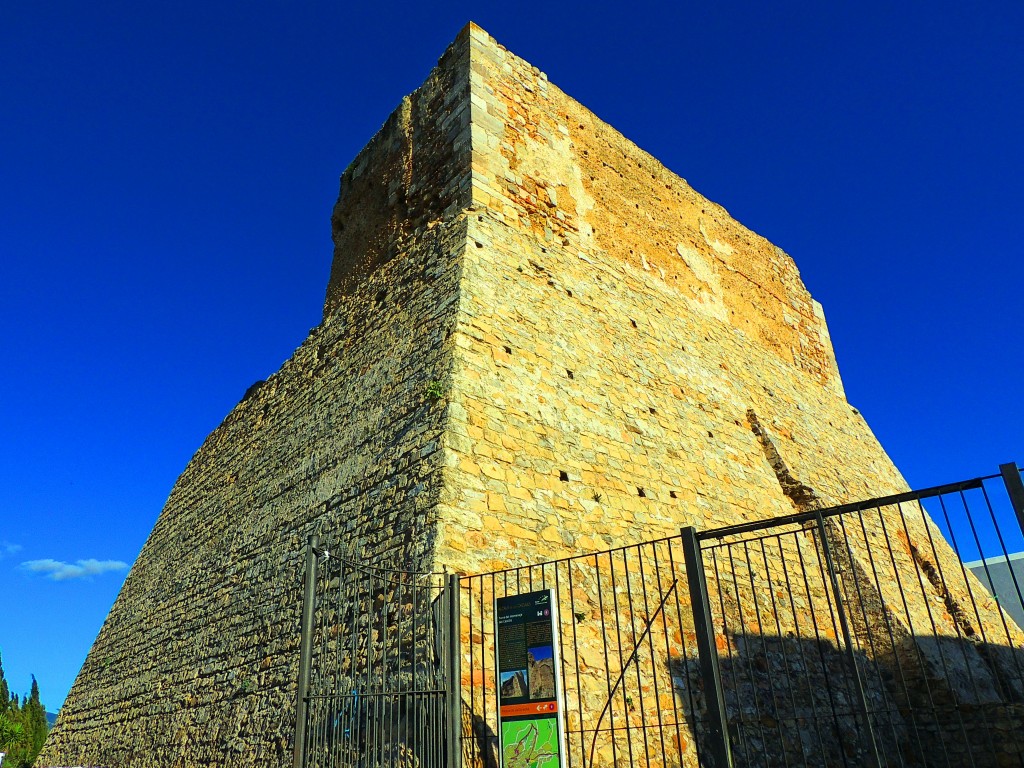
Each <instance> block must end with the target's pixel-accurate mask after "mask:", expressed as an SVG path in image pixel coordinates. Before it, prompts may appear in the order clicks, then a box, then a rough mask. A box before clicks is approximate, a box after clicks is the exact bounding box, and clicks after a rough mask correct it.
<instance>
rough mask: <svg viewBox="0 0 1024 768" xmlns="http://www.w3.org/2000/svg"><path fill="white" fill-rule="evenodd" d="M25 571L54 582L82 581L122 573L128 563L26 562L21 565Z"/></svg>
mask: <svg viewBox="0 0 1024 768" xmlns="http://www.w3.org/2000/svg"><path fill="white" fill-rule="evenodd" d="M21 567H22V568H24V569H25V570H26V571H32V572H33V573H45V574H46V575H47V577H48V578H51V579H53V580H54V581H65V580H67V579H84V578H88V577H90V576H97V575H99V574H101V573H107V572H108V571H124V570H127V568H128V563H122V562H121V561H120V560H92V559H89V560H76V561H75V562H74V563H62V562H61V561H60V560H50V559H46V560H28V561H26V562H24V563H22V564H21Z"/></svg>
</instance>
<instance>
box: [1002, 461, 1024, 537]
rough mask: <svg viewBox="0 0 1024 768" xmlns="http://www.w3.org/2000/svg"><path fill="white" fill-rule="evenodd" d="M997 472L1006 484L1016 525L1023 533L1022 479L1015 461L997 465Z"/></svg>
mask: <svg viewBox="0 0 1024 768" xmlns="http://www.w3.org/2000/svg"><path fill="white" fill-rule="evenodd" d="M999 474H1001V475H1002V476H1003V483H1004V484H1005V485H1006V492H1007V493H1008V494H1009V496H1010V504H1012V505H1013V511H1014V513H1015V514H1016V515H1017V525H1019V526H1020V531H1021V533H1024V481H1022V480H1021V478H1020V470H1019V469H1017V463H1016V462H1011V463H1009V464H1000V465H999Z"/></svg>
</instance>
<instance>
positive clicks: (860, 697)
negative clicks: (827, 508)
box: [816, 512, 882, 766]
mask: <svg viewBox="0 0 1024 768" xmlns="http://www.w3.org/2000/svg"><path fill="white" fill-rule="evenodd" d="M816 517H817V520H818V534H819V536H820V537H821V549H822V551H823V552H824V554H825V566H826V568H827V569H828V577H829V581H830V582H831V586H832V592H833V594H834V595H835V606H836V613H838V614H839V626H840V628H841V629H842V632H843V641H844V642H845V643H846V654H847V656H848V657H849V659H850V666H851V667H852V669H851V671H852V672H853V682H854V685H855V686H856V689H857V704H858V706H859V708H860V716H861V717H862V718H863V720H864V727H865V728H866V729H867V736H868V741H869V743H870V745H871V754H872V755H874V758H875V765H878V766H880V765H882V758H881V756H880V755H879V754H878V744H877V741H876V739H875V729H874V727H872V725H871V715H870V714H869V713H868V699H867V696H866V694H865V693H864V681H863V680H861V677H860V668H859V667H858V666H857V654H856V653H855V650H854V647H853V637H852V636H851V635H850V624H849V621H848V620H847V618H846V608H845V606H844V605H843V595H842V593H841V592H840V590H839V579H838V577H837V576H836V568H835V563H834V561H833V559H832V547H831V546H829V543H828V535H827V532H826V530H825V518H824V517H822V515H821V513H820V512H819V513H818V514H817V515H816Z"/></svg>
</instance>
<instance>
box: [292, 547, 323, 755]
mask: <svg viewBox="0 0 1024 768" xmlns="http://www.w3.org/2000/svg"><path fill="white" fill-rule="evenodd" d="M319 545H320V537H319V536H317V535H316V534H313V535H311V536H310V537H309V538H308V539H307V540H306V575H305V579H304V580H303V583H302V624H301V625H300V626H299V686H298V701H297V702H296V704H295V751H294V752H293V754H292V766H293V768H303V766H304V765H305V763H306V708H307V706H308V702H307V697H308V695H309V673H310V668H311V665H312V661H313V619H314V615H313V614H314V609H315V608H316V571H317V554H318V547H319Z"/></svg>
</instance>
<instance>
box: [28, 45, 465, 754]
mask: <svg viewBox="0 0 1024 768" xmlns="http://www.w3.org/2000/svg"><path fill="white" fill-rule="evenodd" d="M467 56H468V48H467V46H466V45H465V40H464V39H463V40H462V42H461V43H460V42H456V44H455V45H453V47H452V48H451V49H450V50H449V52H448V53H447V54H446V57H447V60H445V61H442V62H441V66H440V67H439V68H438V69H437V70H435V71H434V73H433V74H432V75H431V77H430V79H428V81H427V82H426V83H425V84H424V86H423V87H422V88H420V89H419V90H418V91H417V92H416V93H415V94H413V95H412V96H411V97H409V98H407V99H406V100H404V101H403V103H402V105H401V106H400V108H399V109H398V110H397V111H396V113H395V114H394V115H392V117H391V118H390V119H389V120H388V122H387V123H386V124H385V125H384V127H383V128H382V130H381V133H380V134H378V136H377V137H376V139H375V140H374V141H373V142H372V143H371V144H370V145H369V146H368V147H367V149H366V150H364V151H363V152H362V153H361V154H360V156H359V157H358V158H357V159H356V161H355V162H354V163H353V165H352V166H351V167H350V168H349V170H348V171H347V172H346V174H345V176H344V177H343V179H342V190H341V196H340V198H339V201H338V204H337V206H336V207H335V210H334V215H333V217H332V222H333V224H334V236H335V244H336V250H337V252H338V254H339V256H338V258H337V259H336V260H335V263H334V268H333V270H332V275H331V283H330V288H329V290H328V296H327V301H326V306H325V312H324V315H325V316H324V321H323V323H322V324H321V325H320V326H319V327H317V328H315V329H313V330H312V331H311V332H310V335H309V337H308V338H307V339H306V340H305V342H304V343H303V344H302V346H301V347H299V349H298V350H296V352H295V354H294V355H293V356H292V358H291V359H289V360H288V361H286V362H285V363H284V365H283V366H282V368H281V370H280V371H278V372H277V373H275V374H274V375H273V376H271V377H270V378H269V379H267V381H265V382H259V383H257V384H255V385H253V386H252V387H251V388H250V390H249V391H248V392H247V393H246V395H245V397H244V398H243V399H242V401H241V402H240V403H239V404H238V405H237V406H236V407H235V408H234V409H233V411H232V412H231V413H230V415H229V416H228V417H227V418H226V419H225V421H224V423H223V424H221V425H220V426H219V427H218V428H217V429H216V430H215V431H214V432H213V433H212V434H211V435H210V436H209V438H207V440H206V441H205V443H204V444H203V446H202V447H201V448H200V449H199V450H198V451H197V453H196V454H195V456H194V457H193V459H192V460H191V461H190V462H189V464H188V466H187V467H186V468H185V471H184V472H183V473H182V475H181V477H180V478H179V479H178V481H177V482H176V483H175V485H174V488H173V490H172V491H171V494H170V497H169V499H168V501H167V504H166V506H165V508H164V510H163V512H162V513H161V514H160V517H159V519H158V520H157V522H156V525H155V526H154V529H153V532H152V533H151V535H150V537H149V539H148V541H147V542H146V545H145V546H144V548H143V550H142V552H141V553H140V555H139V558H138V560H137V561H136V563H135V564H134V566H133V567H132V570H131V572H130V573H129V575H128V578H127V579H126V581H125V584H124V587H123V589H122V590H121V594H120V595H119V596H118V598H117V601H116V602H115V604H114V606H113V608H112V609H111V611H110V615H109V617H108V618H107V621H106V623H105V624H104V626H103V629H102V630H101V631H100V633H99V636H98V637H97V639H96V641H95V643H94V645H93V648H92V650H91V651H90V653H89V656H88V658H87V660H86V662H85V664H84V666H83V668H82V670H81V672H80V673H79V675H78V678H77V680H76V682H75V685H74V687H73V688H72V690H71V693H70V694H69V696H68V698H67V701H66V702H65V705H64V707H63V708H62V709H61V713H60V717H59V719H58V721H57V724H56V726H55V728H54V729H53V731H52V732H51V736H50V739H49V741H48V743H47V745H46V747H45V749H44V751H43V753H42V755H41V757H40V759H39V763H38V764H39V765H41V766H69V765H108V766H115V765H116V766H155V765H161V766H163V765H166V766H171V765H173V766H179V765H181V766H214V765H215V766H250V765H260V766H266V765H284V764H286V763H288V762H289V761H290V759H291V752H290V750H291V743H292V738H293V733H294V731H293V729H294V718H295V681H296V676H297V664H298V640H299V637H298V631H299V609H300V604H301V583H300V582H301V551H302V547H303V545H304V542H305V540H306V537H307V536H308V534H310V533H313V532H318V533H320V534H322V535H323V536H324V537H330V538H331V539H332V540H334V541H341V542H343V543H344V546H345V547H346V551H347V553H348V554H349V555H350V556H354V557H357V558H365V559H367V560H369V561H374V562H392V563H401V564H402V565H409V564H412V565H415V564H421V565H426V564H430V563H432V562H433V546H434V540H435V535H436V534H435V528H436V516H435V514H434V510H435V502H436V499H437V496H438V494H439V492H440V488H441V486H440V481H441V473H440V469H441V466H442V460H441V456H442V452H441V448H440V445H441V436H442V433H443V430H444V422H445V409H444V405H443V402H444V397H443V396H442V395H440V393H439V391H438V387H440V388H442V389H443V388H444V387H446V386H447V382H448V380H449V373H448V371H449V368H450V365H451V359H452V358H451V346H452V345H451V341H450V334H451V332H452V328H453V325H454V317H455V312H456V309H457V299H458V292H459V291H458V286H459V280H460V277H461V256H462V251H463V250H464V247H465V241H466V236H465V229H466V225H465V221H464V218H463V217H462V216H460V215H457V213H456V214H452V215H445V212H446V211H448V213H449V214H451V213H452V211H458V210H461V208H462V207H464V205H465V203H464V202H460V201H465V202H468V199H469V195H468V179H469V165H468V151H469V144H468V140H469V109H468V99H467V98H466V85H467V80H466V78H465V72H466V69H467V67H468V64H467V63H466V57H467ZM410 155H412V156H413V157H414V158H415V160H414V161H412V164H411V165H410ZM445 185H447V186H445Z"/></svg>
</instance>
